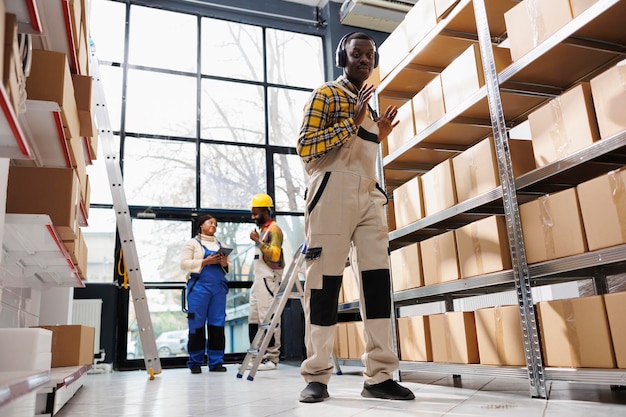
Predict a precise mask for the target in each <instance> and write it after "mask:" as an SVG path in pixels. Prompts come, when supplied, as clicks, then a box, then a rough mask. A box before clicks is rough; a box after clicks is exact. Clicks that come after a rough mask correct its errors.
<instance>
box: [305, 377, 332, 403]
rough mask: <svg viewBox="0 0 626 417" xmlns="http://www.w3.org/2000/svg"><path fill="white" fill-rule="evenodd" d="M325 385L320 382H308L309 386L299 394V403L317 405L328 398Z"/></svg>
mask: <svg viewBox="0 0 626 417" xmlns="http://www.w3.org/2000/svg"><path fill="white" fill-rule="evenodd" d="M328 397H329V395H328V390H327V389H326V384H322V383H321V382H309V385H307V386H306V388H305V389H303V390H302V392H301V393H300V402H301V403H319V402H321V401H324V400H325V399H326V398H328Z"/></svg>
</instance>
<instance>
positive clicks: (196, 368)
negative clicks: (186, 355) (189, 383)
mask: <svg viewBox="0 0 626 417" xmlns="http://www.w3.org/2000/svg"><path fill="white" fill-rule="evenodd" d="M189 369H191V373H192V374H201V373H202V368H200V365H193V366H192V367H191V368H189Z"/></svg>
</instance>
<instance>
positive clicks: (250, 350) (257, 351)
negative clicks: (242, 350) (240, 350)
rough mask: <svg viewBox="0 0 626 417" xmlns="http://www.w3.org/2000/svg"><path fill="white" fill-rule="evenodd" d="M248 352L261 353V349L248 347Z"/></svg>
mask: <svg viewBox="0 0 626 417" xmlns="http://www.w3.org/2000/svg"><path fill="white" fill-rule="evenodd" d="M248 353H253V354H255V355H258V354H259V349H248Z"/></svg>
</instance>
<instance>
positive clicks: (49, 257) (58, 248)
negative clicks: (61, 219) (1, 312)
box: [0, 213, 85, 288]
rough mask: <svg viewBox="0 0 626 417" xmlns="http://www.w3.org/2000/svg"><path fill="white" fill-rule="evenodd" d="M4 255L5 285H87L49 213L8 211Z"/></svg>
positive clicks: (0, 273)
mask: <svg viewBox="0 0 626 417" xmlns="http://www.w3.org/2000/svg"><path fill="white" fill-rule="evenodd" d="M2 258H3V259H2V264H1V265H0V282H1V283H2V285H4V286H10V287H17V288H25V287H37V288H49V287H84V286H85V284H84V282H83V281H82V280H81V278H80V275H79V273H78V271H77V270H76V267H75V266H74V263H73V262H72V259H71V257H70V254H69V253H68V251H67V249H66V248H65V245H64V244H63V242H62V241H61V238H60V237H59V235H58V233H57V231H56V230H55V228H54V225H53V224H52V221H51V220H50V216H48V215H44V214H10V213H7V214H6V216H5V225H4V241H3V244H2Z"/></svg>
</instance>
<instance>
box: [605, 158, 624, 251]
mask: <svg viewBox="0 0 626 417" xmlns="http://www.w3.org/2000/svg"><path fill="white" fill-rule="evenodd" d="M624 173H625V171H624V170H619V169H617V170H615V171H611V172H609V174H608V175H609V184H610V185H611V194H612V196H613V204H614V205H615V209H616V210H617V219H618V221H619V224H620V235H621V237H622V241H626V186H624V181H623V180H622V175H621V174H624Z"/></svg>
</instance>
